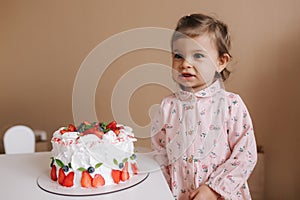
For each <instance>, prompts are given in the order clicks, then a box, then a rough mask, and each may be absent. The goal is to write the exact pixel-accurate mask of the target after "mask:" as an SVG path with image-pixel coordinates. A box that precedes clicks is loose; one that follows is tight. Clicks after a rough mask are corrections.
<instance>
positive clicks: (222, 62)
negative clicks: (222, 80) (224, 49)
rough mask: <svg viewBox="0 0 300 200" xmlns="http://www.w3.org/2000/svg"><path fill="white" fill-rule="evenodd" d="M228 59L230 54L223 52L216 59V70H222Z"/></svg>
mask: <svg viewBox="0 0 300 200" xmlns="http://www.w3.org/2000/svg"><path fill="white" fill-rule="evenodd" d="M229 60H230V56H229V54H227V53H224V54H223V55H222V56H220V57H219V59H218V66H217V72H219V73H220V72H221V71H223V69H225V67H226V66H227V64H228V62H229Z"/></svg>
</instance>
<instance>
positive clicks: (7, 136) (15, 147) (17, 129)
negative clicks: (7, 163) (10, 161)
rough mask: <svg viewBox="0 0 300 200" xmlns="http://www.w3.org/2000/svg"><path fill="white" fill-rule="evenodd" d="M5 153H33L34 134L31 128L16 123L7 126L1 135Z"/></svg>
mask: <svg viewBox="0 0 300 200" xmlns="http://www.w3.org/2000/svg"><path fill="white" fill-rule="evenodd" d="M3 143H4V150H5V153H6V154H19V153H33V152H35V135H34V132H33V130H32V129H31V128H29V127H27V126H24V125H16V126H13V127H11V128H9V129H8V130H7V131H6V132H5V133H4V137H3Z"/></svg>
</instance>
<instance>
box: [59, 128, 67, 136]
mask: <svg viewBox="0 0 300 200" xmlns="http://www.w3.org/2000/svg"><path fill="white" fill-rule="evenodd" d="M59 132H60V134H62V135H63V134H64V133H66V132H68V131H67V130H66V129H62V130H60V131H59Z"/></svg>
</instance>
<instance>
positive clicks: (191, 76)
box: [172, 34, 229, 92]
mask: <svg viewBox="0 0 300 200" xmlns="http://www.w3.org/2000/svg"><path fill="white" fill-rule="evenodd" d="M223 57H225V58H220V57H219V55H218V50H217V47H216V45H215V43H214V41H213V40H212V39H211V38H210V37H209V35H208V34H204V35H201V36H197V37H195V38H188V37H182V38H179V39H177V40H175V41H173V52H172V68H173V70H172V71H173V72H172V76H173V79H174V80H175V81H176V82H177V83H178V84H180V85H181V86H183V88H184V89H185V90H187V91H190V92H197V91H199V90H202V89H204V88H206V87H207V86H209V85H210V84H211V83H212V82H213V81H214V76H215V72H216V71H218V72H220V71H222V70H223V69H224V68H225V67H226V64H227V62H228V59H226V55H225V56H223ZM228 58H229V56H228Z"/></svg>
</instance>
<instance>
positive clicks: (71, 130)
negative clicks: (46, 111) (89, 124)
mask: <svg viewBox="0 0 300 200" xmlns="http://www.w3.org/2000/svg"><path fill="white" fill-rule="evenodd" d="M68 131H69V132H75V131H76V127H75V126H74V125H73V124H69V126H68Z"/></svg>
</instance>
